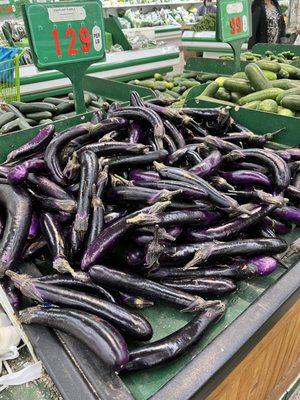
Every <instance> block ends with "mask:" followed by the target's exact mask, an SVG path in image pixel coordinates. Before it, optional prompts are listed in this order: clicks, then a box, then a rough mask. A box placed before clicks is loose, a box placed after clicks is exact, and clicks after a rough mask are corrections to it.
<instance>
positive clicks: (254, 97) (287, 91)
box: [197, 60, 300, 117]
mask: <svg viewBox="0 0 300 400" xmlns="http://www.w3.org/2000/svg"><path fill="white" fill-rule="evenodd" d="M278 78H282V79H278ZM197 98H198V99H205V98H206V99H208V98H215V99H218V100H219V102H221V103H222V104H224V105H231V106H235V105H239V106H242V107H245V108H250V109H255V110H259V111H265V112H271V113H277V114H280V115H285V116H290V117H300V69H299V68H296V67H295V66H293V65H290V64H281V63H278V62H274V61H266V60H259V61H257V62H255V63H250V64H248V65H246V67H245V71H244V72H238V73H236V74H234V75H232V77H219V78H217V79H216V80H215V81H214V82H211V83H210V84H209V85H208V86H207V87H206V88H205V89H204V91H203V92H202V93H201V95H200V96H198V97H197Z"/></svg>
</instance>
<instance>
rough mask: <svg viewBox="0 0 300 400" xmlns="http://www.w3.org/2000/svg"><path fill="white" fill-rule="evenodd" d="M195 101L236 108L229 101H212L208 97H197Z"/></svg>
mask: <svg viewBox="0 0 300 400" xmlns="http://www.w3.org/2000/svg"><path fill="white" fill-rule="evenodd" d="M196 99H197V100H200V101H201V100H203V101H210V102H212V103H214V104H216V105H218V104H221V105H224V106H230V107H236V104H233V103H232V102H231V101H225V100H220V99H218V100H217V99H215V100H214V99H212V98H211V97H208V96H203V95H202V94H201V95H200V96H198V97H196Z"/></svg>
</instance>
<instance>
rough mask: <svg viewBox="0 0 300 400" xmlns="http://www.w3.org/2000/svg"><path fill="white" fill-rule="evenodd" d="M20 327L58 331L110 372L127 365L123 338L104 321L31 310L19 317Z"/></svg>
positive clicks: (53, 310) (63, 311) (77, 314)
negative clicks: (67, 336) (75, 340)
mask: <svg viewBox="0 0 300 400" xmlns="http://www.w3.org/2000/svg"><path fill="white" fill-rule="evenodd" d="M20 321H21V323H23V324H38V325H43V326H48V327H50V328H55V329H59V330H62V331H64V332H66V333H69V334H70V335H72V336H74V337H76V338H77V339H78V340H80V341H81V342H82V343H84V344H85V345H86V346H87V347H88V348H89V349H90V350H92V351H93V352H94V353H95V354H96V355H97V356H98V357H99V358H100V360H102V361H103V362H104V363H105V364H106V366H107V367H108V368H109V369H110V370H119V369H120V368H122V366H123V365H125V364H126V363H127V361H128V349H127V345H126V343H125V340H124V338H123V337H122V336H121V335H120V333H119V332H118V331H117V330H116V329H115V328H114V327H113V326H112V325H111V324H110V323H109V322H107V321H105V320H103V319H101V318H99V317H97V316H95V315H92V314H89V313H86V312H82V311H77V310H73V309H68V308H67V309H60V308H42V307H31V308H27V309H25V310H23V311H21V313H20Z"/></svg>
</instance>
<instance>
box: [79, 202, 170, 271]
mask: <svg viewBox="0 0 300 400" xmlns="http://www.w3.org/2000/svg"><path fill="white" fill-rule="evenodd" d="M168 205H169V202H165V203H156V204H154V205H153V206H151V207H146V208H143V209H141V210H139V211H135V212H133V213H131V214H129V215H126V216H124V217H122V218H121V219H119V220H118V221H116V222H115V223H113V224H111V225H109V226H108V227H107V228H105V229H104V230H103V231H102V232H101V233H100V235H99V236H98V237H97V238H96V239H95V240H94V241H93V242H92V243H91V244H90V245H89V246H88V247H87V249H86V251H85V253H84V255H83V257H82V260H81V269H83V270H88V269H89V268H90V267H91V266H92V265H93V264H95V263H96V262H99V261H101V260H102V259H103V257H104V256H105V255H106V254H107V253H108V252H109V251H110V250H111V249H112V248H113V247H114V246H115V245H116V243H117V242H118V241H119V240H120V239H121V238H122V237H123V236H124V235H125V234H126V233H127V232H128V231H130V229H132V228H134V226H136V225H154V224H156V223H157V222H158V217H157V215H158V214H159V213H160V212H162V211H163V209H164V208H165V207H167V206H168Z"/></svg>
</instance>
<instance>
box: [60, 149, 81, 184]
mask: <svg viewBox="0 0 300 400" xmlns="http://www.w3.org/2000/svg"><path fill="white" fill-rule="evenodd" d="M79 170H80V164H79V162H78V157H77V154H76V153H75V152H74V153H73V154H72V157H71V158H69V160H68V162H67V164H66V166H65V168H64V170H63V175H64V176H65V177H66V178H67V179H68V180H69V181H73V180H75V179H76V178H77V177H78V175H79Z"/></svg>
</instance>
